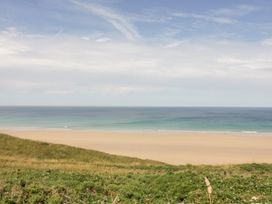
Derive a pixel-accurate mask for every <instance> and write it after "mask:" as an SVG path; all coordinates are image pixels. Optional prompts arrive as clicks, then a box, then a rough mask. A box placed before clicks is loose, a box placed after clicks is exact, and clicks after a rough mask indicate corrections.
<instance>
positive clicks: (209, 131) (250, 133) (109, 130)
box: [0, 127, 272, 136]
mask: <svg viewBox="0 0 272 204" xmlns="http://www.w3.org/2000/svg"><path fill="white" fill-rule="evenodd" d="M5 131H49V132H53V131H55V132H106V133H107V132H112V133H169V134H171V133H174V134H176V133H180V134H182V133H204V134H209V133H210V134H241V135H264V136H272V132H258V131H251V130H241V131H231V130H170V129H169V130H167V129H158V130H148V129H147V130H144V129H143V130H139V129H69V128H40V127H23V128H0V133H1V132H5Z"/></svg>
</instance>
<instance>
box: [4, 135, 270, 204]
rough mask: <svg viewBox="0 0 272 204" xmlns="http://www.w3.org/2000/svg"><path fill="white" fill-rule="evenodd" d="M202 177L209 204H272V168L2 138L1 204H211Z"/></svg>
mask: <svg viewBox="0 0 272 204" xmlns="http://www.w3.org/2000/svg"><path fill="white" fill-rule="evenodd" d="M205 176H207V177H208V178H209V180H210V182H211V185H212V187H213V194H212V201H213V203H272V164H241V165H228V166H208V165H199V166H193V165H182V166H172V165H167V164H164V163H161V162H156V161H150V160H141V159H136V158H130V157H121V156H115V155H110V154H106V153H102V152H98V151H91V150H84V149H80V148H74V147H69V146H65V145H54V144H48V143H43V142H35V141H30V140H22V139H18V138H15V137H11V136H7V135H1V134H0V203H112V202H113V200H114V198H116V197H117V196H118V203H158V204H160V203H168V202H169V203H181V202H182V201H183V202H184V203H209V199H208V195H207V191H206V186H205V183H204V177H205ZM254 197H255V198H256V199H257V200H256V201H254ZM252 198H253V199H252Z"/></svg>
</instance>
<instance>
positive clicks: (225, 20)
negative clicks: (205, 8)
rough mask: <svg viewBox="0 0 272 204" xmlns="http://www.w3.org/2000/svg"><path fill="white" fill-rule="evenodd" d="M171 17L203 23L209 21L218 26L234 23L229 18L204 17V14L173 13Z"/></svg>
mask: <svg viewBox="0 0 272 204" xmlns="http://www.w3.org/2000/svg"><path fill="white" fill-rule="evenodd" d="M173 16H175V17H183V18H194V19H199V20H205V21H210V22H214V23H220V24H232V23H234V22H235V20H233V19H231V18H226V17H220V16H211V15H205V14H196V13H185V12H176V13H173Z"/></svg>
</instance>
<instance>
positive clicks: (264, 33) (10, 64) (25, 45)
mask: <svg viewBox="0 0 272 204" xmlns="http://www.w3.org/2000/svg"><path fill="white" fill-rule="evenodd" d="M271 19H272V1H271V0H228V1H218V0H201V1H200V0H190V1H188V0H167V1H166V0H148V1H146V0H137V1H133V0H99V1H98V0H96V1H95V0H35V1H33V0H1V1H0V105H50V106H51V105H52V106H53V105H56V106H60V105H65V106H247V107H248V106H253V107H256V106H260V107H267V106H269V107H271V106H272V21H271Z"/></svg>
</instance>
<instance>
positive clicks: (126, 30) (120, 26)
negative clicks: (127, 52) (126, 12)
mask: <svg viewBox="0 0 272 204" xmlns="http://www.w3.org/2000/svg"><path fill="white" fill-rule="evenodd" d="M71 2H72V3H74V4H76V5H78V6H80V7H81V8H83V9H85V10H88V11H89V12H91V13H92V14H94V15H97V16H100V17H102V18H103V19H105V20H106V21H107V22H109V23H110V24H111V25H112V26H113V27H114V28H115V29H117V30H118V31H119V32H121V33H122V34H123V35H124V36H125V37H126V38H127V39H129V40H133V41H134V40H137V39H138V38H140V35H139V33H138V31H137V29H136V28H135V26H134V25H133V24H132V23H131V22H129V21H128V20H127V18H126V17H125V16H123V15H122V14H120V13H118V12H116V11H114V10H112V9H109V8H105V7H102V6H100V5H97V4H92V3H83V2H81V1H77V0H71Z"/></svg>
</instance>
